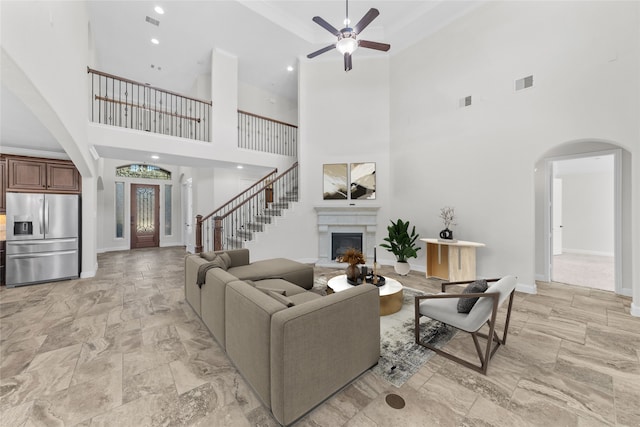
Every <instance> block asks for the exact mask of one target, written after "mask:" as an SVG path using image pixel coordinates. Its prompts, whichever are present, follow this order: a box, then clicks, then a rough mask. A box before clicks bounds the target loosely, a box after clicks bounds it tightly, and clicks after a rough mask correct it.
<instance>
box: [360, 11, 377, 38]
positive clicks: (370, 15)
mask: <svg viewBox="0 0 640 427" xmlns="http://www.w3.org/2000/svg"><path fill="white" fill-rule="evenodd" d="M378 15H380V12H378V9H375V8H371V9H369V12H367V13H366V14H365V15H364V16H363V17H362V19H361V20H360V22H358V23H357V24H356V25H355V27H353V31H355V32H356V34H360V32H362V30H364V29H365V28H366V27H367V25H369V24H371V21H373V20H374V19H376V17H377V16H378Z"/></svg>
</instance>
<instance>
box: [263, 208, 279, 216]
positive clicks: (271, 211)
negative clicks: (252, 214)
mask: <svg viewBox="0 0 640 427" xmlns="http://www.w3.org/2000/svg"><path fill="white" fill-rule="evenodd" d="M263 213H264V215H266V216H282V209H273V208H268V209H265V210H264V211H263Z"/></svg>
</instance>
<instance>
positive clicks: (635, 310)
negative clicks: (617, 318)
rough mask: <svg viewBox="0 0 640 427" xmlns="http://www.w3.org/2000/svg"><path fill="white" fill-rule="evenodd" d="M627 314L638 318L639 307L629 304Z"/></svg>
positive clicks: (639, 315)
mask: <svg viewBox="0 0 640 427" xmlns="http://www.w3.org/2000/svg"><path fill="white" fill-rule="evenodd" d="M629 312H630V313H631V315H632V316H634V317H640V305H638V304H636V303H633V302H632V303H631V310H630V311H629Z"/></svg>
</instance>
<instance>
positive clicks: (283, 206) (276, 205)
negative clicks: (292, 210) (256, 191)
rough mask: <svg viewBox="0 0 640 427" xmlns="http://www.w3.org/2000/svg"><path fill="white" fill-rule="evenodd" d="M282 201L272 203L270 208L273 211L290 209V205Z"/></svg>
mask: <svg viewBox="0 0 640 427" xmlns="http://www.w3.org/2000/svg"><path fill="white" fill-rule="evenodd" d="M280 200H281V201H280V202H273V203H271V204H270V206H269V207H270V208H271V209H289V203H288V202H286V201H282V199H280Z"/></svg>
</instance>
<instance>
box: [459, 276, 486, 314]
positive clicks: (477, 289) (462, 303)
mask: <svg viewBox="0 0 640 427" xmlns="http://www.w3.org/2000/svg"><path fill="white" fill-rule="evenodd" d="M488 287H489V286H488V285H487V281H486V280H484V279H482V280H476V281H475V282H472V283H469V285H467V287H466V288H464V291H462V293H463V294H478V293H481V292H484V291H486V290H487V288H488ZM476 302H478V297H475V298H459V299H458V313H469V312H470V311H471V309H472V308H473V306H474V305H475V304H476Z"/></svg>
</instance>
